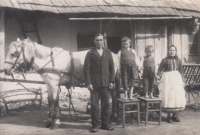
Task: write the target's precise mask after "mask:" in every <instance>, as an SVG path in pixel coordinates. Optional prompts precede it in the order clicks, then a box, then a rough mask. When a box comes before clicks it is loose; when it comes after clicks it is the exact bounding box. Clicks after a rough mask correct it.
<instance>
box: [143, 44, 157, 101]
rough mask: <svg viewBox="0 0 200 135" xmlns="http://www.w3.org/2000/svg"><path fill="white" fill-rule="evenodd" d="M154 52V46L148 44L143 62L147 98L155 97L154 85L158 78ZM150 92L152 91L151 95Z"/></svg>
mask: <svg viewBox="0 0 200 135" xmlns="http://www.w3.org/2000/svg"><path fill="white" fill-rule="evenodd" d="M153 52H154V49H153V46H152V45H148V46H146V47H145V53H146V56H145V57H144V62H143V84H144V92H145V98H149V97H150V98H154V96H153V85H154V79H155V78H156V74H155V70H156V68H155V60H154V57H152V54H153ZM148 92H150V96H149V95H148Z"/></svg>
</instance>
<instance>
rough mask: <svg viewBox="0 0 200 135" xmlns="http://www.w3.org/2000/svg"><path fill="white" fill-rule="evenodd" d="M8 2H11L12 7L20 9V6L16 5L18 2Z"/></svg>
mask: <svg viewBox="0 0 200 135" xmlns="http://www.w3.org/2000/svg"><path fill="white" fill-rule="evenodd" d="M10 1H11V3H12V4H13V6H14V7H15V8H20V6H19V4H18V2H17V1H16V0H10Z"/></svg>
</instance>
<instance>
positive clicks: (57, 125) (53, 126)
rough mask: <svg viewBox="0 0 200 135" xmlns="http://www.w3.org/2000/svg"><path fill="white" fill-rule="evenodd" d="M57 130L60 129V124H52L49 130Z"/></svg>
mask: <svg viewBox="0 0 200 135" xmlns="http://www.w3.org/2000/svg"><path fill="white" fill-rule="evenodd" d="M59 128H60V124H56V123H54V124H52V125H51V127H50V129H51V130H55V129H59Z"/></svg>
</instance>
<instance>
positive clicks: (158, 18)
mask: <svg viewBox="0 0 200 135" xmlns="http://www.w3.org/2000/svg"><path fill="white" fill-rule="evenodd" d="M191 18H192V17H100V18H69V20H74V21H75V20H77V21H81V20H82V21H87V20H162V19H191Z"/></svg>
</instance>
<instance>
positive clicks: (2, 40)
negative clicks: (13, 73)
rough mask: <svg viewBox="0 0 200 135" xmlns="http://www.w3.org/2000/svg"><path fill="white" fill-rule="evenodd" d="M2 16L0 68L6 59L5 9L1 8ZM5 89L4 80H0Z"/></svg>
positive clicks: (1, 89)
mask: <svg viewBox="0 0 200 135" xmlns="http://www.w3.org/2000/svg"><path fill="white" fill-rule="evenodd" d="M0 13H1V18H0V70H2V69H3V68H4V61H5V10H3V9H1V12H0ZM0 77H4V73H0ZM2 91H3V82H0V92H2Z"/></svg>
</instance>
